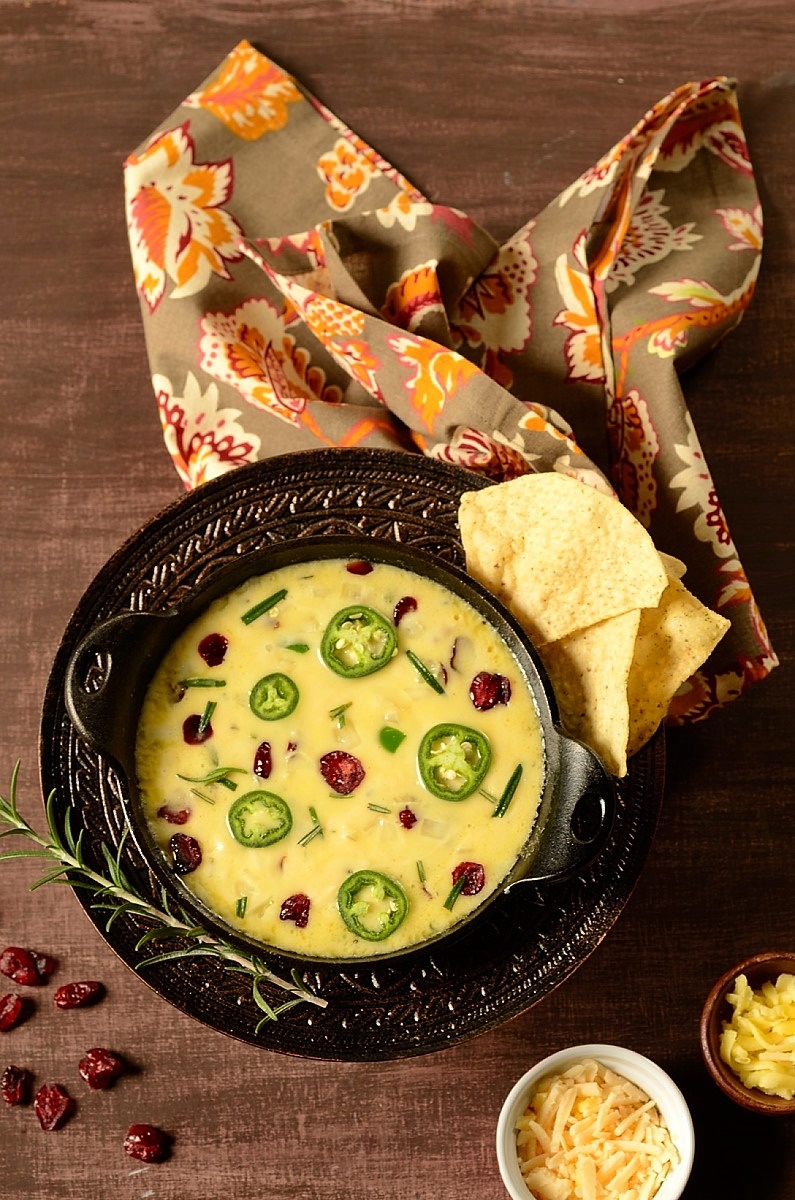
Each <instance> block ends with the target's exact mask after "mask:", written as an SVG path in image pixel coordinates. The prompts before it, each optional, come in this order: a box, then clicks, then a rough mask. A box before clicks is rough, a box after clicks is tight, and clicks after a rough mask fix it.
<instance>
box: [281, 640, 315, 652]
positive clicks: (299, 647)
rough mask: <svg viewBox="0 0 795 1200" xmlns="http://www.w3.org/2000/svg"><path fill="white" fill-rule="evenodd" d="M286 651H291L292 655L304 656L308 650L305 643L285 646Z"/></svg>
mask: <svg viewBox="0 0 795 1200" xmlns="http://www.w3.org/2000/svg"><path fill="white" fill-rule="evenodd" d="M285 649H286V650H292V652H293V654H306V653H307V652H308V650H309V647H308V646H307V644H306V642H293V644H292V645H291V646H285Z"/></svg>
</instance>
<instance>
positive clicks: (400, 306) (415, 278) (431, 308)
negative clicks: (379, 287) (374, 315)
mask: <svg viewBox="0 0 795 1200" xmlns="http://www.w3.org/2000/svg"><path fill="white" fill-rule="evenodd" d="M438 265H439V264H438V262H437V261H436V259H433V260H432V261H431V262H425V263H421V264H420V266H418V267H413V268H412V269H411V270H409V271H404V273H403V274H402V275H401V277H400V279H398V280H397V282H396V283H393V284H391V285H390V287H389V290H388V291H387V294H386V300H385V301H384V305H383V307H382V309H381V315H382V316H383V317H384V319H385V320H387V321H388V322H389V323H390V325H398V326H399V327H400V328H401V329H409V330H413V329H416V328H417V326H418V325H420V324H421V323H422V321H423V319H424V318H425V317H427V316H428V314H429V313H434V312H435V313H444V311H445V308H444V301H443V300H442V293H441V289H440V287H439V279H438V277H437V274H436V268H437V266H438Z"/></svg>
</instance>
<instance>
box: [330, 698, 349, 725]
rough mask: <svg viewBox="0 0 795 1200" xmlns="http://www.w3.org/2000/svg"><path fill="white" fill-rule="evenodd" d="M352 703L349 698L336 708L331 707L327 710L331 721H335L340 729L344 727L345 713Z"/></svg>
mask: <svg viewBox="0 0 795 1200" xmlns="http://www.w3.org/2000/svg"><path fill="white" fill-rule="evenodd" d="M352 704H353V701H352V700H349V701H348V703H347V704H338V705H337V707H336V708H332V709H330V710H329V714H328V715H329V716H330V717H331V719H332V720H333V721H336V722H337V728H338V729H342V728H343V727H344V725H345V713H346V712H347V711H348V709H349V708H350V706H351V705H352Z"/></svg>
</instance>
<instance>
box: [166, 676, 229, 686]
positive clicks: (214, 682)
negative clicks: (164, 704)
mask: <svg viewBox="0 0 795 1200" xmlns="http://www.w3.org/2000/svg"><path fill="white" fill-rule="evenodd" d="M177 687H182V688H189V687H198V688H202V687H226V680H225V679H204V678H202V677H201V676H197V677H196V678H195V679H180V680H179V681H178V683H177Z"/></svg>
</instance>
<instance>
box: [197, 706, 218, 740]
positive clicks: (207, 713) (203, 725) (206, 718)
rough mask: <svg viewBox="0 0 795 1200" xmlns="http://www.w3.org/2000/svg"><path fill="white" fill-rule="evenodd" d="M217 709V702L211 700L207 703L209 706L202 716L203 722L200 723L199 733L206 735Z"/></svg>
mask: <svg viewBox="0 0 795 1200" xmlns="http://www.w3.org/2000/svg"><path fill="white" fill-rule="evenodd" d="M215 709H216V703H215V701H214V700H209V701H208V702H207V706H206V708H205V710H204V712H203V713H202V715H201V720H200V721H199V728H198V729H197V731H196V732H197V733H204V731H205V729H206V728H207V726H208V725H209V724H210V717H211V716H212V715H213V713H214V712H215Z"/></svg>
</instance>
